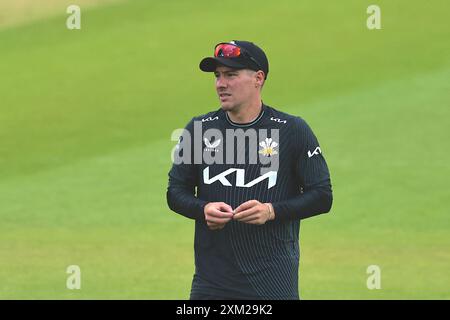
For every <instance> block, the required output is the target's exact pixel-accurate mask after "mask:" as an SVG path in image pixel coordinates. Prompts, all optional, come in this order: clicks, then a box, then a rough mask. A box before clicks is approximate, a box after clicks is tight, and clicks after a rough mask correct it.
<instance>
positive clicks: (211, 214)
mask: <svg viewBox="0 0 450 320" xmlns="http://www.w3.org/2000/svg"><path fill="white" fill-rule="evenodd" d="M203 212H204V213H205V220H206V224H207V225H208V227H209V229H211V230H218V229H222V228H223V227H225V224H226V223H227V222H228V221H230V220H231V219H232V218H233V209H232V208H231V207H230V206H229V205H228V204H226V203H224V202H210V203H208V204H207V205H206V206H205V208H204V209H203Z"/></svg>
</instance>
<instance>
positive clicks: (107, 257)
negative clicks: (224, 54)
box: [0, 0, 450, 299]
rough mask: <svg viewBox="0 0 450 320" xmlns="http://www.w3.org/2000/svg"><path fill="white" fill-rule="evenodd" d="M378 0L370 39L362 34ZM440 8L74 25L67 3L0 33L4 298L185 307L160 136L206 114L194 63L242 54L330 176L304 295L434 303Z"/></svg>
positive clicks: (206, 82) (259, 6)
mask: <svg viewBox="0 0 450 320" xmlns="http://www.w3.org/2000/svg"><path fill="white" fill-rule="evenodd" d="M8 1H12V0H8ZM85 2H86V1H85ZM373 3H376V4H378V5H379V6H380V7H381V19H382V20H381V21H382V29H381V30H368V29H367V28H366V19H367V17H368V15H367V13H366V8H367V7H368V5H370V4H373ZM236 8H239V9H236ZM55 12H59V13H55ZM449 12H450V5H449V2H448V1H447V0H433V1H429V2H424V1H418V0H413V1H411V0H409V1H406V0H397V1H387V0H378V1H376V2H373V1H368V0H346V1H340V2H330V1H324V0H321V1H314V2H313V1H299V0H295V1H294V0H292V1H276V2H261V1H256V0H251V1H246V2H242V1H235V0H231V1H227V2H211V1H203V0H202V1H195V2H193V1H192V2H190V1H181V0H171V1H143V0H142V1H119V2H115V3H113V4H111V3H109V4H103V5H98V6H96V7H90V8H87V9H85V10H84V9H83V7H82V29H81V30H73V31H70V30H67V29H66V27H65V21H66V18H67V16H68V15H67V14H66V13H65V7H64V6H61V9H60V10H56V9H55V8H53V10H52V14H51V15H48V16H47V17H42V18H40V19H38V20H33V21H30V22H29V23H22V22H21V23H20V24H16V25H12V24H9V25H8V26H5V27H3V28H1V29H0V298H2V299H186V298H188V297H189V290H190V283H191V279H192V274H193V271H194V265H193V229H194V228H193V227H194V225H193V222H192V221H190V220H187V219H185V218H183V217H181V216H179V215H177V214H175V213H173V212H171V211H170V210H169V209H168V207H167V204H166V199H165V197H166V187H167V172H168V170H169V168H170V165H171V163H170V151H171V149H172V147H173V146H174V142H172V141H171V140H170V134H171V132H172V130H174V129H175V128H180V127H184V125H185V124H186V123H187V122H188V121H189V120H190V119H191V117H192V116H194V115H198V114H202V113H206V112H208V111H211V110H214V109H217V108H218V106H219V103H218V100H217V98H216V96H215V92H214V84H213V76H212V75H211V74H206V73H203V72H201V71H200V70H199V69H198V63H199V61H200V59H201V58H202V57H204V56H205V55H210V54H212V48H213V45H214V44H215V43H217V42H220V41H224V40H232V39H250V40H252V41H254V42H255V43H257V44H260V45H261V46H262V47H263V48H264V49H265V51H266V52H267V55H268V57H269V62H270V73H269V78H268V81H267V83H266V85H265V88H264V95H263V97H264V101H265V103H267V104H269V105H271V106H274V107H276V108H278V109H281V110H283V111H286V112H289V113H292V114H296V115H299V116H302V117H303V118H304V119H306V121H307V122H308V123H309V124H310V125H311V126H312V128H313V129H314V131H315V133H316V135H317V136H318V138H319V141H320V142H321V147H322V150H323V151H324V154H325V157H326V159H327V161H328V164H329V167H330V171H331V174H332V183H333V190H334V205H333V208H332V211H331V213H330V214H327V215H323V216H319V217H316V218H312V219H309V220H305V221H303V222H302V227H301V232H300V233H301V239H300V241H301V263H300V288H301V290H300V292H301V296H302V298H303V299H449V298H450V219H449V209H447V203H446V201H448V200H449V199H450V189H449V187H448V179H449V177H450V151H449V148H448V144H449V143H448V141H449V139H450V129H449V128H450V42H449V41H448V39H450V24H449V23H448V16H449ZM55 14H56V15H55ZM372 264H375V265H379V266H380V268H381V286H382V288H381V289H380V290H368V289H367V287H366V279H367V277H368V275H367V274H366V268H367V267H368V266H369V265H372ZM69 265H79V266H80V268H81V280H82V284H81V290H68V289H67V288H66V279H67V277H68V275H67V274H66V268H67V266H69Z"/></svg>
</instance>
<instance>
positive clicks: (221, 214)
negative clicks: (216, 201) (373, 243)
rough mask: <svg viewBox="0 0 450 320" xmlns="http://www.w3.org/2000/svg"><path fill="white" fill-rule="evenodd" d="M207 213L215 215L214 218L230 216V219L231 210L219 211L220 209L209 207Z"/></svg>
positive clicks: (231, 215)
mask: <svg viewBox="0 0 450 320" xmlns="http://www.w3.org/2000/svg"><path fill="white" fill-rule="evenodd" d="M207 214H208V215H209V216H212V217H216V218H221V219H224V218H230V219H231V218H232V217H233V211H230V212H223V211H220V210H218V209H216V208H211V209H209V210H208V211H207Z"/></svg>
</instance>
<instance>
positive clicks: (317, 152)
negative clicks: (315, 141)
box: [308, 147, 322, 158]
mask: <svg viewBox="0 0 450 320" xmlns="http://www.w3.org/2000/svg"><path fill="white" fill-rule="evenodd" d="M321 153H322V150H320V147H317V148H316V149H314V151H313V152H312V153H311V151H310V150H308V158H311V157H312V156H315V155H317V156H318V155H319V154H321Z"/></svg>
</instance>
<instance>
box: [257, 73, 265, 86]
mask: <svg viewBox="0 0 450 320" xmlns="http://www.w3.org/2000/svg"><path fill="white" fill-rule="evenodd" d="M255 76H256V85H257V86H258V87H260V88H261V87H262V86H263V85H264V71H262V70H258V71H256V74H255Z"/></svg>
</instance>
